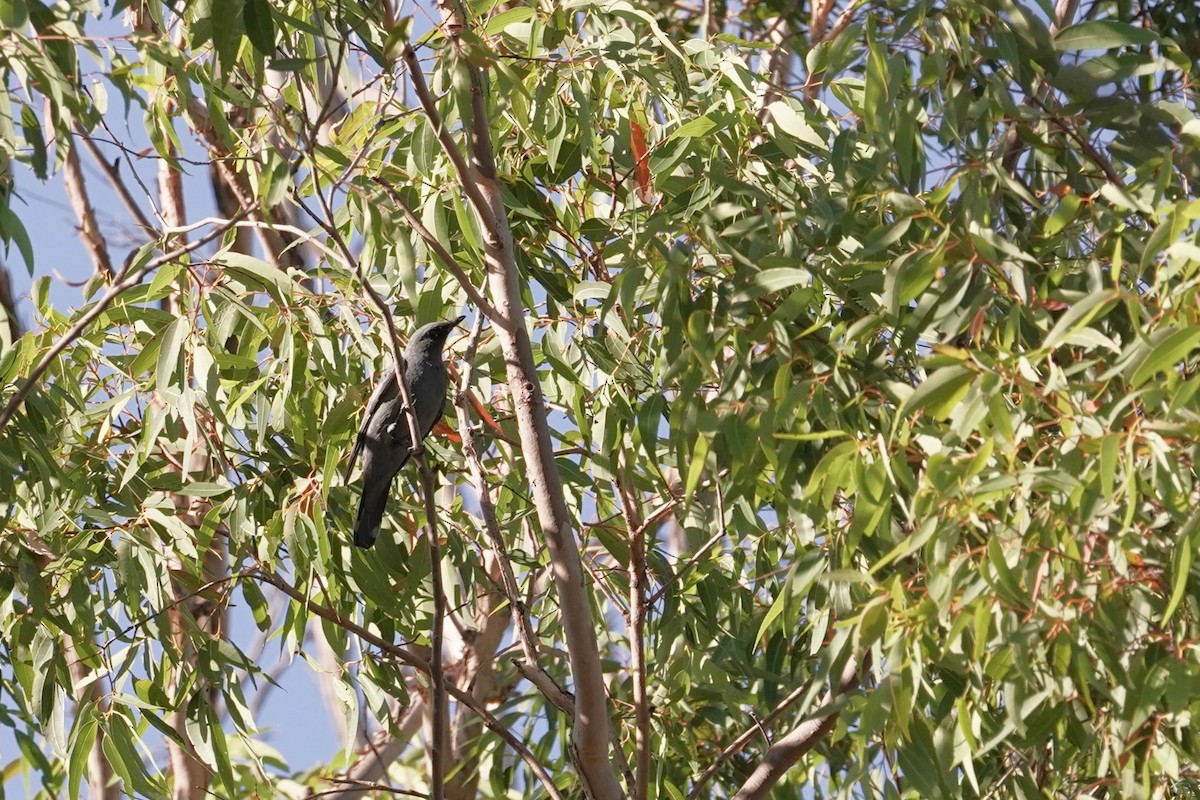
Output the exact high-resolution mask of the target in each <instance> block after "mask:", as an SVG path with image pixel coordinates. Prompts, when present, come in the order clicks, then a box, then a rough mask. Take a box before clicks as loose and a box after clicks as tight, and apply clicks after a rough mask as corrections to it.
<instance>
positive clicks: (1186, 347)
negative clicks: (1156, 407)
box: [1129, 325, 1200, 387]
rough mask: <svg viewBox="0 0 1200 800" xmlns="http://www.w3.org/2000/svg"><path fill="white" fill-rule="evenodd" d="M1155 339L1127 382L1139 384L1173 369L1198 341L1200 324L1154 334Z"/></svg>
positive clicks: (1199, 340) (1134, 384) (1199, 338)
mask: <svg viewBox="0 0 1200 800" xmlns="http://www.w3.org/2000/svg"><path fill="white" fill-rule="evenodd" d="M1155 338H1156V339H1157V341H1156V342H1155V343H1154V345H1153V347H1152V348H1151V349H1150V351H1149V352H1148V353H1147V354H1146V357H1145V358H1144V359H1143V360H1142V361H1141V363H1139V364H1138V365H1137V367H1136V368H1135V369H1134V370H1133V374H1132V375H1130V376H1129V382H1130V383H1131V384H1132V385H1133V386H1135V387H1136V386H1141V385H1142V384H1143V383H1145V382H1146V381H1148V380H1150V379H1151V378H1153V377H1154V376H1155V375H1157V374H1158V373H1160V372H1165V371H1167V370H1172V369H1175V368H1176V366H1177V365H1178V363H1179V361H1180V360H1181V359H1183V358H1184V357H1185V356H1187V355H1188V354H1189V353H1191V352H1192V351H1193V350H1194V349H1195V348H1196V344H1197V342H1200V325H1192V326H1189V327H1187V328H1183V329H1182V330H1176V331H1172V332H1170V333H1169V334H1166V335H1165V336H1156V337H1155Z"/></svg>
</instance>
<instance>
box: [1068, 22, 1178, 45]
mask: <svg viewBox="0 0 1200 800" xmlns="http://www.w3.org/2000/svg"><path fill="white" fill-rule="evenodd" d="M1157 41H1158V34H1156V33H1154V31H1152V30H1150V29H1148V28H1145V27H1142V26H1139V25H1131V24H1130V23H1128V22H1120V21H1118V20H1115V19H1098V20H1089V21H1088V22H1081V23H1079V24H1078V25H1070V26H1068V27H1066V28H1063V29H1062V30H1061V31H1059V32H1058V34H1057V35H1056V36H1055V37H1054V47H1055V48H1056V49H1058V50H1110V49H1112V48H1115V47H1142V46H1145V45H1149V44H1153V43H1154V42H1157Z"/></svg>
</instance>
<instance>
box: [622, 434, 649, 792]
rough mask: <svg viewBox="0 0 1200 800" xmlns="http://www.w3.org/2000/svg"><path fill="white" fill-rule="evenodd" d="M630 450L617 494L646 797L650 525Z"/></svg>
mask: <svg viewBox="0 0 1200 800" xmlns="http://www.w3.org/2000/svg"><path fill="white" fill-rule="evenodd" d="M629 472H630V470H629V454H628V453H627V452H626V450H625V449H624V448H622V449H621V450H620V452H619V453H618V454H617V476H618V477H617V480H616V481H615V483H616V487H617V494H618V496H619V497H620V500H621V514H622V516H623V517H624V518H625V527H626V529H627V530H628V532H629V573H628V574H629V660H630V675H631V677H632V679H633V714H634V728H633V731H634V738H633V741H634V761H633V763H634V782H633V797H634V800H646V797H647V796H648V792H649V782H650V747H651V745H650V700H649V698H648V697H647V694H646V607H647V604H646V525H645V523H644V522H643V521H642V512H641V507H640V504H639V503H638V500H637V496H636V495H635V494H634V492H633V489H632V488H631V486H630V484H631V480H630V474H629Z"/></svg>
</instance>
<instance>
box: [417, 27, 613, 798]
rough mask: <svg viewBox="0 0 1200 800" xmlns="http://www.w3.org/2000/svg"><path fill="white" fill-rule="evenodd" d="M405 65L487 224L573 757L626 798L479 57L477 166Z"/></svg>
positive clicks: (475, 73) (590, 782) (467, 65)
mask: <svg viewBox="0 0 1200 800" xmlns="http://www.w3.org/2000/svg"><path fill="white" fill-rule="evenodd" d="M442 8H443V13H444V14H447V15H450V16H452V14H448V11H447V9H448V5H443V7H442ZM444 27H445V31H446V33H447V37H448V39H449V41H450V42H451V43H452V45H453V46H454V47H456V48H457V47H458V38H457V35H456V33H455V28H454V26H453V25H451V24H447V25H445V26H444ZM403 57H404V60H405V62H406V63H407V64H408V67H409V69H408V72H409V75H410V77H411V78H412V85H413V90H414V92H415V93H416V95H417V98H418V99H419V101H420V104H421V107H422V108H423V109H424V110H425V113H426V116H427V117H428V118H429V121H430V124H432V125H433V127H434V130H435V131H436V132H437V136H438V140H439V141H440V142H441V143H442V148H443V150H444V151H445V153H446V155H447V157H448V158H449V159H450V160H451V162H452V163H453V164H454V166H455V169H456V170H457V171H458V175H459V180H460V185H461V186H462V189H463V191H464V193H465V194H466V195H467V198H468V199H469V200H470V202H471V205H472V207H473V208H474V211H475V213H476V215H477V217H478V219H479V222H480V225H481V226H482V227H483V229H484V230H485V231H486V232H487V236H485V237H484V239H485V241H484V258H485V262H486V264H487V274H488V288H489V294H490V295H491V298H492V304H493V306H494V307H495V309H496V316H495V317H493V318H492V322H493V324H494V325H495V326H496V328H497V338H498V340H499V343H500V347H501V350H502V351H503V353H504V361H505V366H506V368H507V377H508V386H509V391H510V392H511V394H512V398H513V405H514V408H515V410H516V417H517V427H518V430H519V432H520V439H521V452H522V454H523V456H524V461H525V468H526V470H527V472H528V475H529V482H530V485H531V487H532V494H533V498H534V506H535V509H536V511H537V516H538V522H539V525H540V528H541V531H542V538H543V539H544V541H545V542H546V545H547V547H548V549H549V552H550V559H551V562H552V564H553V571H554V578H555V583H556V586H557V589H558V595H559V600H560V607H561V608H562V619H563V628H564V631H565V635H566V641H567V650H568V652H569V654H570V660H571V673H572V677H573V679H574V681H575V687H576V692H575V698H576V702H575V718H574V725H573V727H572V729H571V749H572V757H573V759H574V761H575V763H576V765H577V767H578V769H579V777H580V780H581V781H582V783H583V786H584V791H585V793H586V794H587V795H588V796H589V797H593V798H597V800H616V798H619V797H621V796H622V793H621V789H620V786H619V785H618V782H617V779H616V775H615V773H614V772H613V766H612V762H611V760H610V758H609V746H608V744H609V709H608V703H607V691H606V686H605V682H604V671H603V667H602V666H601V663H600V648H599V645H598V642H597V640H596V631H595V627H594V624H593V622H594V621H593V617H592V603H591V598H590V597H589V596H588V593H587V590H586V588H585V583H584V573H583V566H582V563H581V560H580V557H579V546H578V544H577V543H576V541H575V531H574V528H573V523H572V520H571V517H570V514H569V512H568V510H567V504H566V497H565V495H564V494H563V486H562V480H561V478H560V476H559V474H558V469H557V466H556V465H555V462H554V452H553V444H552V438H551V433H550V426H549V423H548V422H547V420H546V407H545V400H544V399H543V396H542V391H541V385H540V382H539V379H538V375H537V369H536V365H535V362H534V359H533V347H532V344H531V343H530V339H529V332H528V330H527V329H526V327H525V311H524V307H523V304H522V300H521V291H520V283H519V280H518V273H517V264H516V255H515V252H514V250H513V241H512V233H511V231H510V230H509V227H508V217H507V213H506V211H505V208H504V203H503V196H502V193H501V190H500V185H499V182H498V179H497V175H496V164H495V158H494V156H493V153H492V145H491V139H490V129H489V123H488V115H487V108H486V100H485V98H484V93H483V85H482V77H481V74H480V68H479V67H478V66H476V65H475V64H474V63H473V62H472V61H471V59H469V58H467V57H466V56H464V55H462V54H461V53H460V54H458V57H459V58H460V59H461V62H460V63H461V66H462V68H463V69H465V70H467V71H468V73H469V75H470V87H471V115H470V120H469V123H468V124H467V133H468V139H469V142H470V154H471V164H470V167H469V168H468V166H467V164H466V163H465V162H464V160H463V157H462V154H461V153H460V152H459V150H458V148H457V145H456V144H455V143H454V140H453V138H452V137H451V136H450V134H449V132H448V131H446V129H445V126H444V125H443V124H442V120H441V117H440V116H439V115H438V112H437V106H436V103H435V102H434V99H433V96H432V95H431V94H430V92H429V87H428V86H427V85H426V83H425V79H424V76H423V75H422V73H421V70H420V64H419V63H418V62H417V58H416V53H415V52H414V51H413V49H412V48H411V47H410V46H405V48H404V54H403Z"/></svg>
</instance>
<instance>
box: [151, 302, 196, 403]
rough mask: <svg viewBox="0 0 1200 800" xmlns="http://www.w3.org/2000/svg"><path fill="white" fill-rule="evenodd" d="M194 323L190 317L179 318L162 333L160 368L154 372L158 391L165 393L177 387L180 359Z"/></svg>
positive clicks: (159, 357) (159, 353)
mask: <svg viewBox="0 0 1200 800" xmlns="http://www.w3.org/2000/svg"><path fill="white" fill-rule="evenodd" d="M191 327H192V321H191V320H190V319H189V318H188V317H178V318H177V319H176V320H175V321H174V322H172V323H171V324H169V325H167V327H166V329H165V330H164V331H163V332H162V344H161V346H160V347H159V350H158V367H157V368H156V369H155V371H154V382H155V385H156V386H157V387H158V391H160V392H163V391H166V390H167V389H170V388H172V387H177V386H178V385H179V383H178V378H177V376H178V372H179V368H180V367H179V357H180V355H181V354H182V352H183V343H184V342H185V341H186V340H187V335H188V332H189V331H190V330H191Z"/></svg>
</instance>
